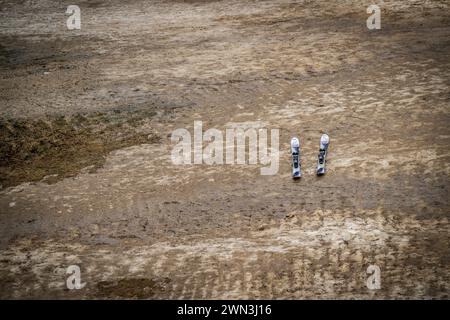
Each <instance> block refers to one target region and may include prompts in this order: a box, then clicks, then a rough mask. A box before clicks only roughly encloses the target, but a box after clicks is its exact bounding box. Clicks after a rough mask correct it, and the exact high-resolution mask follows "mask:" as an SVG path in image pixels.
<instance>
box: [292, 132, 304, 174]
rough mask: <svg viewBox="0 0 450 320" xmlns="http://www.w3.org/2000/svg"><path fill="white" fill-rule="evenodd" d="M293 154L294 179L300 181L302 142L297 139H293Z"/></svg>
mask: <svg viewBox="0 0 450 320" xmlns="http://www.w3.org/2000/svg"><path fill="white" fill-rule="evenodd" d="M291 154H292V178H293V179H299V178H300V177H301V176H302V170H301V164H300V141H299V140H298V138H296V137H294V138H292V139H291Z"/></svg>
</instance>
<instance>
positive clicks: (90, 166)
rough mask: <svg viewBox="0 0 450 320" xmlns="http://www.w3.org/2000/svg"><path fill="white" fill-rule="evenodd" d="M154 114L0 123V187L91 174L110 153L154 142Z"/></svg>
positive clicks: (66, 117) (23, 120)
mask: <svg viewBox="0 0 450 320" xmlns="http://www.w3.org/2000/svg"><path fill="white" fill-rule="evenodd" d="M154 115H155V112H154V111H148V110H144V111H139V112H131V111H120V110H119V111H112V112H107V113H100V112H97V113H92V114H76V115H73V116H46V117H41V118H37V119H5V118H3V119H0V140H1V141H2V144H1V145H0V188H6V187H10V186H15V185H18V184H20V183H23V182H33V181H40V180H42V179H43V181H45V182H47V183H54V182H56V181H59V180H61V179H63V178H65V177H70V176H75V175H76V174H78V173H79V172H80V171H81V170H82V169H86V170H88V171H89V172H94V171H95V170H96V169H97V168H99V167H101V166H102V165H103V163H104V161H105V157H106V155H107V154H108V153H109V152H111V151H113V150H117V149H121V148H126V147H129V146H133V145H138V144H146V143H158V142H159V140H160V138H159V136H158V135H157V134H155V133H154V132H153V130H152V128H151V126H150V125H149V120H150V118H151V117H153V116H154Z"/></svg>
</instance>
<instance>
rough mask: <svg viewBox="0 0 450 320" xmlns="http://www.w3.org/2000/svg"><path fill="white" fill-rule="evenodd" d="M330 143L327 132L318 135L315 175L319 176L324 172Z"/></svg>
mask: <svg viewBox="0 0 450 320" xmlns="http://www.w3.org/2000/svg"><path fill="white" fill-rule="evenodd" d="M329 144H330V137H328V135H327V134H323V135H322V136H321V137H320V149H319V156H318V160H317V175H318V176H321V175H323V174H325V171H326V167H325V164H326V162H327V153H328V145H329Z"/></svg>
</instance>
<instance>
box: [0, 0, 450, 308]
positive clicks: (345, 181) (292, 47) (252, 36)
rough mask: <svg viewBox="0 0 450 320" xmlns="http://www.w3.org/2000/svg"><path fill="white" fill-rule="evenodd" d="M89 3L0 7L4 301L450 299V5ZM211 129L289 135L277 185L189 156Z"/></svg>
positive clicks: (248, 170)
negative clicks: (195, 130)
mask: <svg viewBox="0 0 450 320" xmlns="http://www.w3.org/2000/svg"><path fill="white" fill-rule="evenodd" d="M77 4H78V5H79V6H80V8H81V13H82V29H81V30H77V31H69V30H67V28H66V27H65V20H66V18H67V16H66V15H65V10H66V7H65V6H64V4H62V3H60V2H59V1H51V0H43V1H21V2H18V1H0V38H1V44H0V105H1V109H0V114H1V123H0V137H1V138H2V147H1V158H0V172H1V175H2V177H1V179H2V180H1V184H2V190H1V191H0V245H1V247H0V248H1V251H0V297H1V298H92V297H94V298H187V299H190V298H269V299H270V298H448V297H449V283H450V264H449V261H450V260H449V258H450V256H449V240H450V236H449V221H448V219H449V214H450V203H449V174H450V161H449V160H450V151H449V146H450V129H449V121H450V110H449V108H450V90H449V83H450V59H449V52H450V42H449V39H450V14H449V12H450V11H449V8H448V5H449V4H448V2H447V1H389V2H386V3H381V4H380V6H381V8H382V29H381V30H377V31H369V30H368V29H367V28H366V22H365V21H366V19H367V16H368V15H367V13H366V8H367V6H368V5H369V4H371V2H370V1H359V0H358V1H356V0H355V1H336V2H335V3H330V1H287V0H276V1H242V0H240V1H152V2H149V1H138V0H135V1H127V2H124V1H118V0H117V1H108V2H106V1H105V2H103V1H78V2H77ZM194 120H202V121H203V125H204V129H207V128H218V129H224V128H226V127H228V126H230V125H233V123H242V122H244V123H250V124H255V123H256V124H257V125H259V126H263V127H266V128H279V129H280V133H281V134H280V142H281V150H280V152H281V157H280V171H279V173H278V174H277V175H274V176H261V175H259V167H258V166H246V165H243V166H238V165H236V166H229V165H228V166H225V165H223V166H220V165H217V166H206V165H192V166H176V165H173V164H172V162H171V160H170V153H171V150H172V144H171V142H170V134H171V132H172V130H174V129H176V128H187V129H189V130H192V126H193V122H194ZM322 132H328V133H329V135H330V137H331V146H330V153H329V162H328V167H329V172H328V174H327V175H326V176H324V177H322V178H320V179H319V178H316V177H315V175H314V166H315V162H316V154H317V151H318V150H317V149H318V143H319V141H318V140H319V137H320V134H321V133H322ZM292 135H299V136H300V139H301V142H302V145H303V157H302V159H303V166H304V177H303V178H302V180H301V181H300V182H298V183H294V182H293V181H292V180H291V179H290V162H289V161H290V159H289V153H288V152H289V140H290V137H291V136H292ZM73 264H77V265H79V266H80V267H81V272H82V281H83V282H86V283H87V285H86V287H85V288H83V289H81V290H73V291H70V290H68V289H67V288H66V284H65V281H66V277H67V275H66V274H65V272H66V268H67V267H68V266H69V265H73ZM371 264H376V265H378V266H379V267H380V268H381V281H382V284H381V289H380V290H369V289H368V288H367V287H366V278H367V276H368V275H367V274H366V269H367V267H368V266H369V265H371Z"/></svg>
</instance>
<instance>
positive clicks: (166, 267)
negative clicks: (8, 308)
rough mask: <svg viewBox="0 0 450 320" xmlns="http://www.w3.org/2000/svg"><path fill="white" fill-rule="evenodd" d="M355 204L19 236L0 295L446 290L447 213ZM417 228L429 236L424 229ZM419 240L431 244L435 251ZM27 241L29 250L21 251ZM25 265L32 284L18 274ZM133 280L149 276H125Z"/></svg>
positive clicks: (2, 264)
mask: <svg viewBox="0 0 450 320" xmlns="http://www.w3.org/2000/svg"><path fill="white" fill-rule="evenodd" d="M359 213H360V214H359V215H357V213H356V212H353V211H351V210H344V211H342V210H332V211H331V210H326V211H323V210H320V209H319V210H316V211H314V212H309V211H308V212H306V211H297V212H290V214H289V217H288V218H286V219H284V220H283V221H282V223H281V225H279V226H276V227H271V228H267V229H263V230H260V231H258V230H256V231H252V232H251V233H250V234H249V235H248V236H247V237H242V238H210V237H205V238H203V239H199V240H195V241H192V242H188V241H185V242H184V243H183V244H171V243H169V242H165V243H154V244H152V245H133V241H130V243H129V244H128V245H124V246H123V247H122V248H120V249H118V248H117V247H111V246H105V245H101V246H96V247H92V246H91V245H86V244H81V243H77V242H76V240H74V242H70V241H69V242H68V244H67V245H62V244H61V243H58V242H54V241H52V240H49V241H44V242H41V241H37V242H36V243H33V241H31V240H22V241H20V240H18V241H16V242H15V243H14V244H13V245H11V246H10V247H9V248H8V249H7V250H5V251H3V252H2V253H1V255H0V272H1V276H2V279H3V280H2V282H3V285H4V286H6V287H5V288H8V290H3V294H5V293H6V292H9V293H8V296H9V297H21V296H24V295H25V296H28V297H33V296H41V297H42V296H43V297H45V296H56V297H66V298H70V297H77V295H80V294H81V295H82V296H84V297H87V296H95V297H99V298H115V297H116V298H117V297H139V298H156V299H159V298H175V299H180V298H184V299H194V298H195V299H200V298H201V299H221V298H229V299H233V298H256V299H259V298H263V299H272V298H313V297H317V296H318V295H320V296H321V297H322V298H333V297H334V298H335V297H339V296H342V297H347V298H349V297H354V298H355V297H359V298H369V297H374V298H387V297H391V296H394V295H395V296H399V297H401V296H408V297H421V298H426V297H431V296H433V297H439V298H445V297H448V287H447V286H448V283H449V280H450V279H449V273H448V271H449V270H448V263H447V262H448V259H449V254H448V250H447V248H448V245H449V244H450V243H449V236H448V234H447V228H446V226H447V225H448V219H447V218H441V219H435V220H423V221H419V220H417V219H415V218H414V217H412V216H411V217H409V216H399V215H398V214H393V213H389V214H387V213H386V212H383V210H366V211H361V212H359ZM424 234H426V235H427V237H425V238H422V236H423V235H424ZM437 238H438V239H440V240H439V242H437V243H436V241H435V240H436V239H437ZM427 246H435V249H434V252H432V251H428V250H427ZM25 248H26V252H27V253H26V254H25V253H21V252H24V251H23V250H24V249H25ZM436 250H438V252H440V253H441V254H442V255H441V256H439V255H436ZM70 264H79V265H80V266H81V269H82V276H83V280H84V281H86V283H87V286H86V288H85V289H83V290H84V291H83V292H81V291H80V292H78V293H77V292H69V291H67V289H64V286H65V277H66V275H65V273H64V271H65V268H66V267H67V266H68V265H70ZM371 264H376V265H378V266H379V267H380V268H381V277H382V288H381V290H379V291H371V290H368V289H367V287H366V282H365V281H366V279H367V277H368V275H367V274H366V269H367V267H368V266H369V265H371ZM400 266H401V268H400ZM26 269H29V270H28V271H29V272H30V276H29V279H27V280H28V281H30V280H31V281H30V282H31V283H28V282H27V283H24V280H26V279H24V278H23V277H21V276H19V275H20V274H21V273H22V272H23V271H24V270H26ZM5 279H7V280H5ZM133 279H148V281H150V282H149V283H148V284H147V285H143V286H129V285H127V284H128V283H129V282H130V281H134V280H133ZM23 286H25V288H24V287H23ZM105 288H108V290H105Z"/></svg>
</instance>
